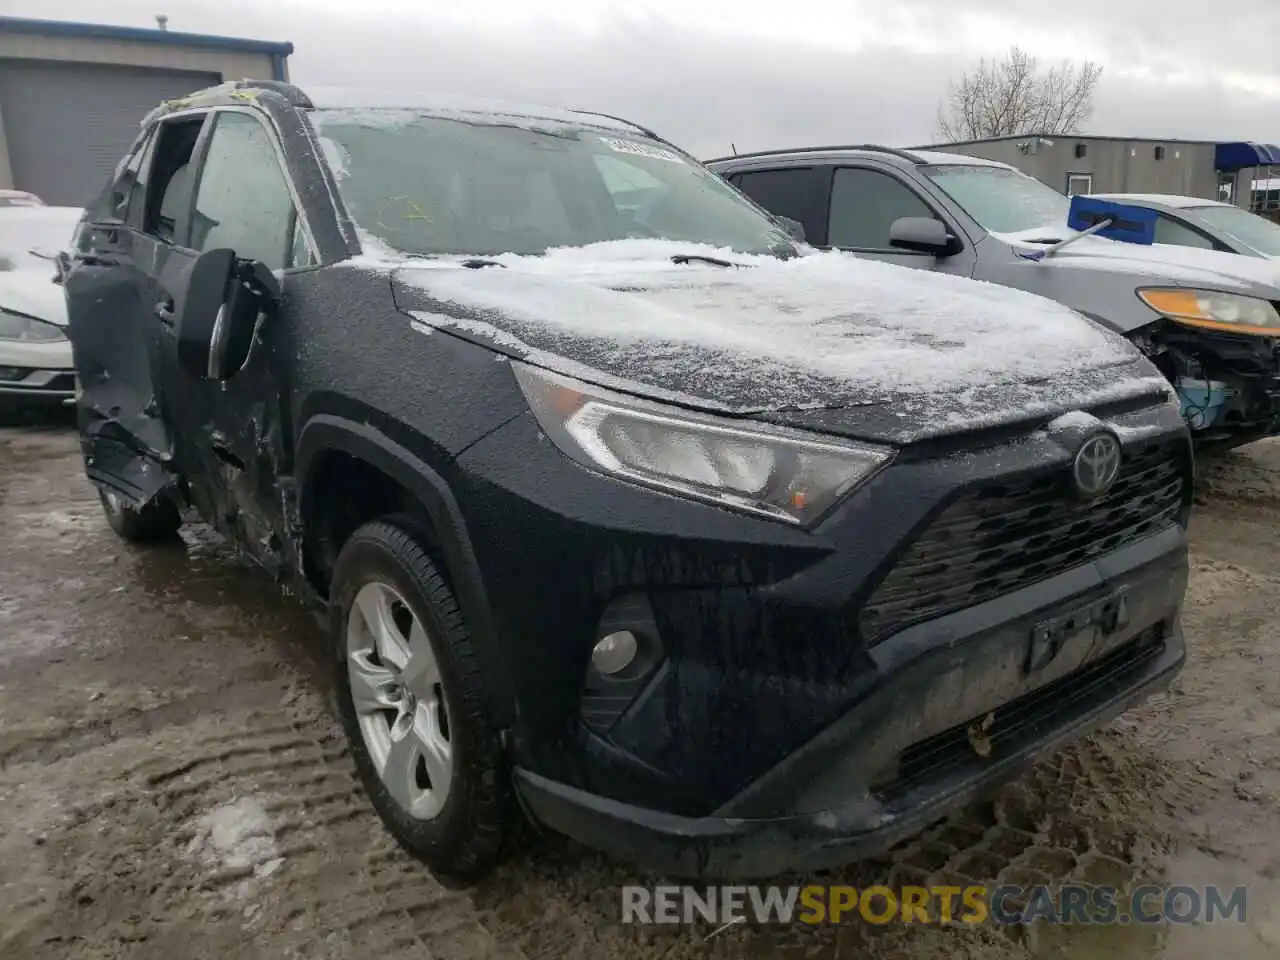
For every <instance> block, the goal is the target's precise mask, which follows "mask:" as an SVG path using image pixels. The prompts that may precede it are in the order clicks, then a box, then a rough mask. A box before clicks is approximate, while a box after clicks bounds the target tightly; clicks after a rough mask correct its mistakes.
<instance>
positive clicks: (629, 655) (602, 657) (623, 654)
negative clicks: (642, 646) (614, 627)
mask: <svg viewBox="0 0 1280 960" xmlns="http://www.w3.org/2000/svg"><path fill="white" fill-rule="evenodd" d="M637 650H639V644H638V643H636V635H635V634H634V633H632V632H631V631H630V630H619V631H618V632H617V633H611V634H608V635H607V636H605V637H603V638H601V640H600V641H599V642H598V643H597V644H596V645H595V649H593V650H592V651H591V665H592V666H593V667H595V668H596V669H597V670H599V671H600V672H601V673H603V674H604V675H605V676H606V677H612V676H613V675H615V674H618V673H621V672H622V671H623V670H625V669H627V667H629V666H631V662H632V661H633V660H635V658H636V651H637Z"/></svg>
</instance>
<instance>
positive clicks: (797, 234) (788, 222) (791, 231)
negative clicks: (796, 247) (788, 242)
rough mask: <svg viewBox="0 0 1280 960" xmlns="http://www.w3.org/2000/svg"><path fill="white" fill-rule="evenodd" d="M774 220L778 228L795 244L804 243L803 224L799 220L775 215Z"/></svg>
mask: <svg viewBox="0 0 1280 960" xmlns="http://www.w3.org/2000/svg"><path fill="white" fill-rule="evenodd" d="M773 219H774V220H776V221H778V226H780V227H781V228H782V229H783V230H785V231H786V232H787V236H789V237H790V238H791V239H792V240H794V241H796V243H804V224H803V223H801V222H800V221H799V220H792V219H791V218H790V217H783V216H778V215H775V216H774V218H773Z"/></svg>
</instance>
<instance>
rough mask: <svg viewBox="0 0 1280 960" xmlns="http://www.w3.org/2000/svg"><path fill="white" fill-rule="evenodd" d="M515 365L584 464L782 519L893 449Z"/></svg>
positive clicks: (554, 435)
mask: <svg viewBox="0 0 1280 960" xmlns="http://www.w3.org/2000/svg"><path fill="white" fill-rule="evenodd" d="M513 367H514V368H515V372H516V378H517V380H518V381H519V383H520V387H521V389H522V390H524V394H525V396H526V397H527V398H528V400H529V405H530V407H531V408H532V409H533V413H534V416H535V417H537V419H538V423H539V425H540V426H541V427H542V429H543V431H544V432H545V433H546V434H547V436H548V437H550V438H551V441H552V442H553V443H555V445H556V446H557V447H559V448H560V450H561V451H562V452H563V453H565V454H566V455H567V456H569V457H571V458H573V459H574V460H577V461H578V462H579V463H581V464H583V465H584V466H588V467H591V468H593V469H596V470H601V471H603V472H605V473H609V474H612V475H613V476H617V477H622V478H624V479H627V480H632V481H634V482H636V483H642V484H646V485H648V486H651V487H657V488H659V489H662V490H666V491H668V492H671V493H678V494H681V495H683V496H687V497H694V498H696V499H699V500H706V501H708V502H710V503H715V504H719V505H721V506H725V507H731V508H733V509H736V510H743V511H746V512H748V513H754V514H760V515H763V516H767V517H772V518H774V519H777V520H786V521H788V522H791V523H797V524H807V523H811V522H812V521H814V520H816V519H817V518H818V517H820V516H821V515H822V514H824V513H825V512H826V511H827V510H828V509H830V508H831V506H833V505H834V504H835V503H836V501H837V500H839V499H840V498H841V497H843V496H844V495H845V494H847V493H848V492H849V491H851V490H852V489H853V488H854V487H855V486H857V485H858V484H859V483H861V482H863V481H865V480H867V479H868V478H870V477H871V476H872V475H873V474H874V473H875V472H876V471H877V470H879V469H880V468H881V467H883V466H884V465H885V464H886V463H888V462H889V460H890V458H891V456H892V454H891V451H890V450H888V449H886V448H884V447H876V446H870V445H867V444H861V443H851V442H844V441H840V440H835V439H826V438H818V437H813V436H811V435H809V434H805V433H802V432H799V431H793V430H784V429H781V428H773V427H768V426H755V425H752V426H750V427H744V426H741V425H740V424H739V423H738V422H737V421H728V420H723V419H720V418H716V417H710V416H703V415H701V414H696V413H692V412H689V411H685V410H680V409H678V408H674V407H668V406H664V405H661V404H657V403H649V402H646V401H643V400H638V399H635V398H632V397H626V396H623V395H621V394H616V393H612V392H610V391H606V390H601V389H599V388H597V387H593V386H591V385H589V384H585V383H582V382H580V381H577V380H571V379H569V378H568V377H561V376H558V375H556V374H553V373H548V372H547V371H545V370H540V369H536V368H534V367H529V366H526V365H525V364H522V363H514V364H513Z"/></svg>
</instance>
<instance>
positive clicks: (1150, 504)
mask: <svg viewBox="0 0 1280 960" xmlns="http://www.w3.org/2000/svg"><path fill="white" fill-rule="evenodd" d="M1188 456H1189V454H1188V453H1187V450H1186V444H1185V442H1184V441H1181V440H1178V441H1173V442H1165V443H1161V444H1150V445H1147V446H1145V447H1143V448H1141V449H1138V450H1131V451H1126V452H1125V455H1124V460H1123V462H1122V465H1121V468H1120V477H1119V479H1118V480H1117V481H1116V483H1115V485H1114V486H1113V487H1112V488H1111V489H1110V490H1109V491H1107V493H1106V494H1105V495H1104V496H1102V497H1100V498H1098V499H1097V500H1094V501H1091V502H1082V501H1080V500H1077V499H1075V498H1074V497H1073V496H1072V495H1071V492H1070V491H1069V489H1068V488H1067V479H1068V478H1067V469H1066V468H1065V467H1063V466H1058V467H1056V468H1055V469H1053V470H1051V471H1048V472H1045V473H1040V474H1037V475H1034V476H1032V477H1030V478H1027V477H1023V478H1020V479H1008V480H1005V481H1003V482H997V483H990V484H985V485H982V486H980V487H977V488H975V489H971V490H968V491H966V492H964V493H962V494H961V495H960V496H959V497H958V498H957V499H955V500H953V501H952V502H951V503H950V504H949V505H948V506H947V507H946V508H945V509H943V510H942V512H941V513H939V514H938V515H937V516H935V517H934V519H933V520H932V521H931V522H930V523H929V524H928V526H927V527H926V528H925V529H924V530H923V531H922V532H921V533H920V535H919V536H918V537H917V538H916V539H915V541H914V542H913V543H912V545H911V546H910V548H908V550H907V551H906V553H905V554H904V555H903V556H902V557H901V558H900V559H899V560H898V561H897V563H895V564H894V566H893V568H892V569H891V570H890V572H889V574H888V575H887V576H886V577H885V578H884V580H882V581H881V582H880V584H879V586H877V587H876V589H875V590H874V591H872V593H871V596H870V598H869V599H868V600H867V601H866V602H865V603H864V604H863V605H862V607H861V610H860V611H859V612H858V627H859V630H860V632H861V635H862V638H863V641H864V643H866V644H867V645H868V646H873V645H875V644H876V643H879V642H880V641H882V640H884V639H885V638H886V637H888V636H890V635H891V634H893V633H894V632H896V631H898V630H902V629H904V628H905V627H908V626H910V625H912V624H914V623H919V622H921V621H924V620H930V619H933V618H934V617H940V616H944V615H945V614H948V613H954V612H955V611H957V610H962V609H964V608H965V607H971V606H973V605H975V604H978V603H982V602H983V601H986V600H990V599H992V598H994V597H998V596H1000V595H1001V594H1005V593H1010V592H1012V591H1014V590H1018V589H1021V588H1022V587H1026V586H1029V585H1031V584H1033V583H1036V582H1037V581H1040V580H1044V579H1046V578H1048V577H1052V576H1055V575H1056V574H1059V573H1062V572H1063V571H1065V570H1070V569H1071V568H1072V567H1077V566H1080V565H1081V564H1084V563H1088V562H1089V561H1091V560H1094V559H1096V558H1098V557H1100V556H1102V555H1104V554H1107V553H1110V552H1111V551H1113V550H1117V549H1119V548H1120V547H1123V546H1125V545H1127V544H1130V543H1133V542H1134V541H1136V540H1139V539H1141V538H1142V537H1146V536H1150V535H1151V534H1153V533H1155V532H1157V531H1159V530H1162V529H1164V528H1165V527H1168V526H1170V525H1171V524H1174V523H1176V522H1177V521H1178V516H1179V514H1180V512H1181V511H1182V509H1183V506H1184V498H1185V497H1186V496H1188V495H1189V490H1188V489H1187V487H1188V485H1189V484H1190V471H1189V470H1188V469H1187V463H1186V458H1187V457H1188Z"/></svg>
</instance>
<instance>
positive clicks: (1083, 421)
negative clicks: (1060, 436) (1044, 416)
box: [1047, 410, 1102, 430]
mask: <svg viewBox="0 0 1280 960" xmlns="http://www.w3.org/2000/svg"><path fill="white" fill-rule="evenodd" d="M1101 424H1102V421H1101V420H1099V419H1098V418H1097V417H1095V416H1094V415H1093V414H1092V413H1088V412H1086V411H1084V410H1068V411H1067V412H1066V413H1064V414H1063V415H1062V416H1060V417H1055V418H1054V419H1053V420H1051V421H1049V423H1048V425H1047V426H1048V429H1050V430H1070V429H1072V428H1077V427H1078V428H1080V429H1084V430H1087V429H1089V428H1090V427H1097V426H1100V425H1101Z"/></svg>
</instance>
